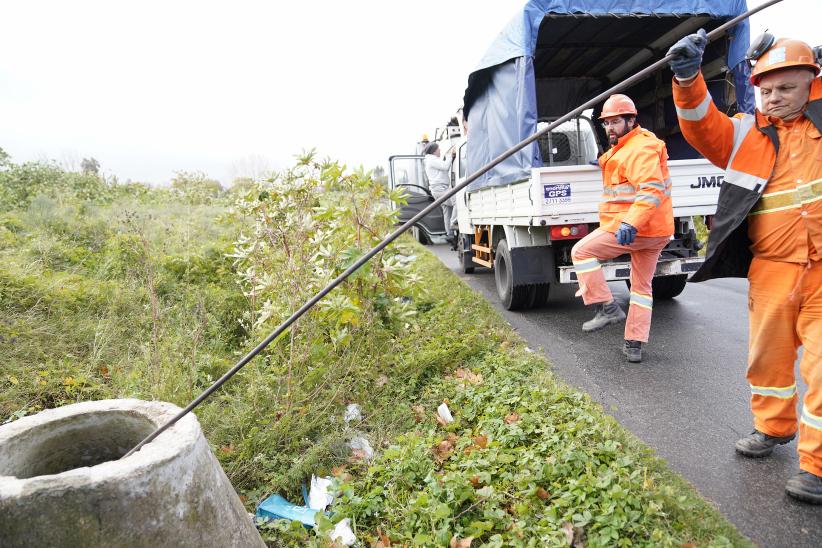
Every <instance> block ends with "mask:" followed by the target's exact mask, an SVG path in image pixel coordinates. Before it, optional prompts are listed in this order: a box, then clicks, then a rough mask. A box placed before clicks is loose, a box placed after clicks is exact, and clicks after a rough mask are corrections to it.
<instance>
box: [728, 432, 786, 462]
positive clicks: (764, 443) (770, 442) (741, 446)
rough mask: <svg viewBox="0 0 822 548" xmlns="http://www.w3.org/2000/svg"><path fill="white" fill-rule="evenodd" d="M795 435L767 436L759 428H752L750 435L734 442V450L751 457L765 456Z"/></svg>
mask: <svg viewBox="0 0 822 548" xmlns="http://www.w3.org/2000/svg"><path fill="white" fill-rule="evenodd" d="M795 437H796V434H791V435H790V436H784V437H779V436H769V435H768V434H764V433H762V432H760V431H759V430H754V431H753V432H751V433H750V435H748V436H745V437H744V438H742V439H741V440H739V441H737V442H736V452H737V453H739V454H740V455H745V456H746V457H751V458H759V457H767V456H768V455H770V454H771V453H772V452H773V448H774V447H776V446H777V445H785V444H786V443H788V442H790V441H791V440H793V439H794V438H795Z"/></svg>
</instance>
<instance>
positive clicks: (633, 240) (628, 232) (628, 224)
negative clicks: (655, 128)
mask: <svg viewBox="0 0 822 548" xmlns="http://www.w3.org/2000/svg"><path fill="white" fill-rule="evenodd" d="M636 114H637V111H636V107H635V106H634V102H633V101H632V100H631V99H630V98H629V97H627V96H626V95H620V94H616V95H611V96H610V97H609V98H608V100H607V101H605V104H604V105H603V107H602V115H601V116H600V117H599V118H600V120H602V125H603V127H604V128H605V132H606V133H607V134H608V140H609V142H610V144H611V148H610V149H609V150H608V151H607V152H606V153H605V154H603V155H602V156H600V158H599V165H600V167H602V189H603V194H602V201H601V202H600V204H599V228H597V229H596V230H595V231H593V232H592V233H590V234H589V235H588V236H586V237H585V238H583V239H582V240H580V241H579V242H577V243H576V245H574V247H573V249H572V250H571V259H572V261H573V263H574V270H575V271H576V274H577V280H578V281H579V288H580V289H579V292H578V293H577V294H578V295H582V300H583V302H585V304H586V305H593V306H594V308H595V309H596V315H595V316H594V317H593V319H591V320H589V321H587V322H585V323H584V324H582V330H583V331H596V330H597V329H602V328H603V327H605V326H607V325H610V324H612V323H618V322H621V321H622V320H624V319H625V312H623V310H622V308H620V306H619V305H618V304H617V303H616V302H615V301H614V297H613V295H612V294H611V290H610V289H609V288H608V284H607V283H606V282H605V276H604V275H603V273H602V269H601V267H600V261H602V260H606V259H612V258H614V257H618V256H619V255H623V254H625V253H629V254H630V255H631V296H630V300H629V307H628V319H627V321H626V323H625V343H624V346H623V348H622V351H623V353H624V354H625V355H626V356H627V358H628V361H629V362H633V363H637V362H640V361H642V343H645V342H648V335H649V333H650V331H651V311H652V308H653V294H652V291H651V280H652V279H653V277H654V272H655V271H656V264H657V261H658V260H659V254H660V253H661V252H662V249H663V248H664V247H665V246H666V245H667V244H668V242H669V241H670V239H671V236H672V235H673V233H674V214H673V208H672V206H671V180H670V178H669V176H668V151H667V150H666V148H665V143H664V142H663V141H661V140H659V139H657V138H656V136H655V135H654V134H653V133H651V132H650V131H648V130H646V129H643V128H641V127H640V126H639V124H637V123H636Z"/></svg>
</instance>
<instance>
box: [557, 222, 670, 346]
mask: <svg viewBox="0 0 822 548" xmlns="http://www.w3.org/2000/svg"><path fill="white" fill-rule="evenodd" d="M669 241H671V238H669V237H668V236H663V237H659V238H646V237H643V236H637V237H636V239H635V240H634V242H633V243H632V244H631V245H629V246H624V245H619V244H618V243H617V241H616V236H614V233H613V232H606V231H604V230H601V229H599V228H598V229H596V230H594V231H593V232H591V233H590V234H588V235H587V236H585V237H584V238H583V239H581V240H580V241H578V242H577V243H576V244H575V245H574V247H573V249H571V260H572V261H573V263H574V270H575V271H576V273H577V280H578V281H579V291H578V292H577V295H582V301H583V302H584V303H585V304H596V303H607V302H608V301H610V300H612V299H613V298H614V296H613V294H612V293H611V290H610V289H609V288H608V284H607V282H606V281H605V275H604V274H603V273H602V268H601V265H600V263H599V261H601V260H606V259H613V258H614V257H618V256H620V255H623V254H625V253H630V254H631V298H630V301H629V307H628V319H627V320H626V321H625V340H631V341H641V342H648V335H649V334H650V332H651V313H652V311H653V306H654V300H653V294H652V292H651V280H652V279H653V277H654V272H656V263H657V261H658V260H659V254H660V253H661V252H662V250H663V248H665V246H666V245H668V242H669Z"/></svg>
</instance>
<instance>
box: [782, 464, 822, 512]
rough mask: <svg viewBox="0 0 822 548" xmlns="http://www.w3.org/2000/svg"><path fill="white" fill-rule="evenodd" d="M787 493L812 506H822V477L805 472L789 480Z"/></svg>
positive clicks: (801, 471) (786, 488) (802, 471)
mask: <svg viewBox="0 0 822 548" xmlns="http://www.w3.org/2000/svg"><path fill="white" fill-rule="evenodd" d="M785 491H786V492H787V493H788V494H789V495H790V496H792V497H793V498H795V499H797V500H801V501H802V502H808V503H810V504H822V477H819V476H817V475H815V474H811V473H810V472H806V471H805V470H800V472H799V473H798V474H797V475H795V476H794V477H792V478H791V479H789V480H788V483H787V484H786V485H785Z"/></svg>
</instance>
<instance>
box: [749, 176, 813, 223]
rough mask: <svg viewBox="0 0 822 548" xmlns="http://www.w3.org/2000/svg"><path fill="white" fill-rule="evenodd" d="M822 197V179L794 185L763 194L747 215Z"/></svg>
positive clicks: (792, 205) (789, 207) (805, 202)
mask: <svg viewBox="0 0 822 548" xmlns="http://www.w3.org/2000/svg"><path fill="white" fill-rule="evenodd" d="M820 199H822V179H817V180H816V181H811V182H810V183H806V184H804V185H801V186H798V187H796V190H781V191H779V192H772V193H770V194H763V195H762V198H760V199H759V201H758V202H756V205H754V207H753V208H752V209H751V212H750V213H749V214H748V215H762V214H763V213H774V212H776V211H785V210H786V209H794V208H797V207H800V206H802V205H804V204H810V203H813V202H815V201H817V200H820Z"/></svg>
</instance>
